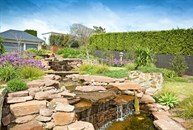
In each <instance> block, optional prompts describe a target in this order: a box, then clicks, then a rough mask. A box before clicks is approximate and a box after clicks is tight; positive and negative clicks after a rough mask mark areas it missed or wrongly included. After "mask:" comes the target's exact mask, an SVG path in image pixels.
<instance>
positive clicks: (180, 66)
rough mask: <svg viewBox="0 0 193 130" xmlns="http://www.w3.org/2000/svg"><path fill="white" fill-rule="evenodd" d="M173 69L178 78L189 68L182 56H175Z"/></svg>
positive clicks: (172, 64)
mask: <svg viewBox="0 0 193 130" xmlns="http://www.w3.org/2000/svg"><path fill="white" fill-rule="evenodd" d="M171 67H172V69H173V70H174V71H175V72H176V74H177V75H178V76H182V75H183V74H184V73H185V71H186V69H187V68H188V67H187V64H186V61H185V58H184V56H182V55H175V57H174V59H173V60H172V62H171Z"/></svg>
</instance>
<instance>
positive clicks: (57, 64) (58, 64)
mask: <svg viewBox="0 0 193 130" xmlns="http://www.w3.org/2000/svg"><path fill="white" fill-rule="evenodd" d="M81 64H82V60H80V59H63V60H62V61H50V62H49V66H50V69H53V70H54V71H71V70H72V69H75V68H79V67H80V65H81Z"/></svg>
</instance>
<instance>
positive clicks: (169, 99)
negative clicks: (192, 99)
mask: <svg viewBox="0 0 193 130" xmlns="http://www.w3.org/2000/svg"><path fill="white" fill-rule="evenodd" d="M155 99H156V100H157V102H158V103H160V104H163V105H166V106H169V107H170V108H172V107H174V106H175V105H176V104H177V97H176V95H175V94H174V93H172V92H164V93H161V94H160V95H157V96H156V97H155Z"/></svg>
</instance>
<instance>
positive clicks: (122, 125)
mask: <svg viewBox="0 0 193 130" xmlns="http://www.w3.org/2000/svg"><path fill="white" fill-rule="evenodd" d="M105 130H156V128H155V127H154V125H153V119H152V117H151V115H150V114H149V113H148V112H144V111H143V112H141V114H140V115H129V116H128V117H126V118H125V119H124V120H123V121H115V122H113V123H112V124H110V125H109V126H108V127H107V128H106V129H105Z"/></svg>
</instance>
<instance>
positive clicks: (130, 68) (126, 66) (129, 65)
mask: <svg viewBox="0 0 193 130" xmlns="http://www.w3.org/2000/svg"><path fill="white" fill-rule="evenodd" d="M135 66H136V65H135V64H134V63H131V64H127V65H125V68H126V69H127V70H128V71H132V70H135Z"/></svg>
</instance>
